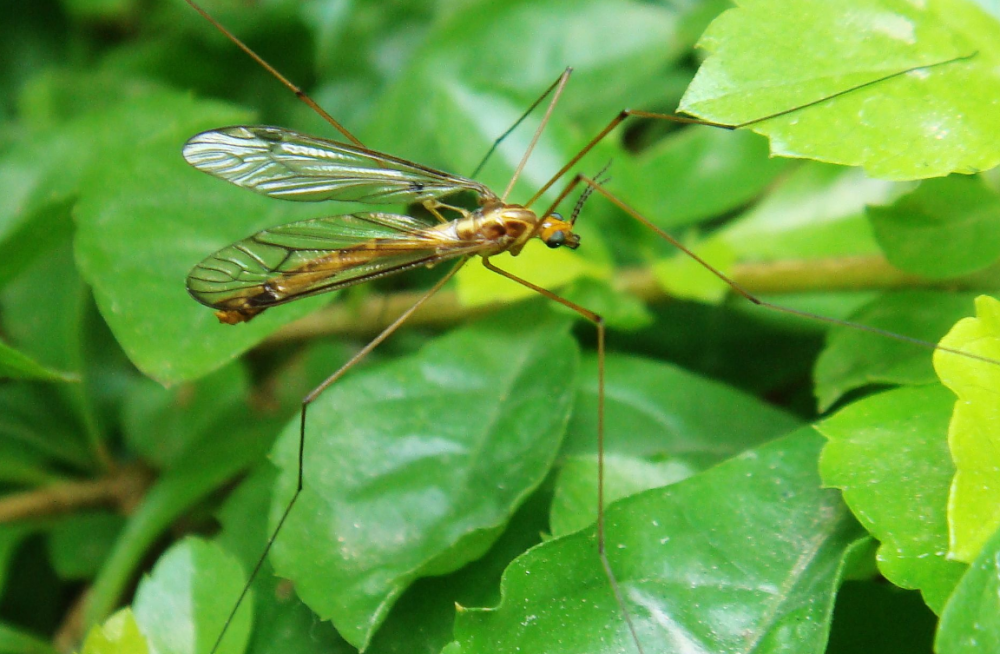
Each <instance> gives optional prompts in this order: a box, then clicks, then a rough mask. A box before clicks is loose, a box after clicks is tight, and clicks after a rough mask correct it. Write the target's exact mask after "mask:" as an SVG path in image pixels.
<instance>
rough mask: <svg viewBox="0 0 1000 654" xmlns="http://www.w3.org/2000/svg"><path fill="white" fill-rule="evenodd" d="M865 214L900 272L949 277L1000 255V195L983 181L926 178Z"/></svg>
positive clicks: (980, 267) (968, 178) (889, 257)
mask: <svg viewBox="0 0 1000 654" xmlns="http://www.w3.org/2000/svg"><path fill="white" fill-rule="evenodd" d="M866 213H867V214H868V218H869V219H870V220H871V221H872V227H873V228H874V229H875V236H876V238H878V242H879V245H880V246H881V247H882V249H883V250H884V251H885V254H886V257H887V258H888V259H889V263H891V264H892V265H894V266H896V267H897V268H899V269H900V270H905V271H907V272H911V273H914V274H917V275H923V276H925V277H930V278H932V279H937V278H948V277H956V276H958V275H964V274H968V273H971V272H975V271H977V270H980V269H982V268H985V267H987V266H989V265H990V264H992V263H994V262H995V261H996V260H997V259H1000V194H998V193H997V192H995V191H993V190H992V189H990V188H989V187H988V186H987V185H986V184H984V183H983V180H982V179H978V178H971V177H948V178H946V179H933V180H927V181H925V182H923V183H922V184H921V185H920V186H919V187H917V189H916V190H915V191H913V192H912V193H909V194H907V195H904V196H903V197H901V198H899V199H898V200H896V202H894V203H893V204H892V205H890V206H885V207H879V206H875V207H868V209H867V212H866Z"/></svg>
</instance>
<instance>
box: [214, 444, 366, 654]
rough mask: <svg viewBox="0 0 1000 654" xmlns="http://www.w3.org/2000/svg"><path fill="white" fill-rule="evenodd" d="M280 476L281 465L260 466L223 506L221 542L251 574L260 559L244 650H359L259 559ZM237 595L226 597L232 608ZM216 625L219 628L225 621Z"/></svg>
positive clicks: (317, 652)
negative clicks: (251, 626)
mask: <svg viewBox="0 0 1000 654" xmlns="http://www.w3.org/2000/svg"><path fill="white" fill-rule="evenodd" d="M276 478H277V470H275V469H274V467H273V466H271V465H269V464H264V465H262V466H260V467H259V468H258V469H257V470H256V471H255V472H254V473H253V474H251V475H250V476H248V477H247V478H246V479H245V480H244V481H243V482H242V483H241V484H240V486H239V488H237V489H236V491H235V492H234V493H233V494H232V495H231V496H230V497H229V499H228V500H227V501H226V503H225V504H224V505H223V507H222V509H221V510H220V511H219V522H220V523H222V531H221V532H220V534H219V537H218V539H217V542H218V543H219V544H220V545H221V546H223V547H225V548H226V549H227V550H228V551H230V552H232V553H233V554H235V555H236V556H237V557H238V558H239V560H240V562H241V564H242V567H243V570H244V571H245V572H247V573H248V574H249V572H250V571H251V570H254V569H255V568H256V567H257V565H258V564H260V569H259V570H257V575H256V577H254V579H253V584H252V585H251V588H252V590H253V594H252V596H250V597H245V598H243V604H245V605H246V606H247V607H252V608H253V623H254V629H253V634H252V636H251V639H250V643H249V644H248V645H247V648H246V651H247V653H248V654H254V653H256V652H261V653H263V652H274V651H287V652H297V653H298V654H308V653H310V652H315V654H321V653H322V654H330V653H331V652H344V653H345V654H349V653H353V652H355V651H356V650H355V649H354V648H353V647H351V646H350V645H348V644H347V643H346V642H344V640H343V639H342V638H341V637H340V635H339V634H337V632H336V630H334V628H333V626H332V625H330V624H329V623H321V622H317V621H316V616H315V615H314V614H313V612H312V611H310V610H309V608H308V607H307V606H306V605H305V604H303V603H302V601H301V600H299V598H298V597H296V595H295V593H294V592H292V586H291V584H290V583H289V582H287V581H285V580H283V579H281V578H279V577H276V576H275V574H274V569H273V568H272V567H271V564H270V562H269V561H268V560H264V561H263V562H262V561H261V557H262V556H263V555H264V549H265V547H266V544H267V539H268V537H270V536H271V533H272V532H271V530H270V528H269V527H268V524H267V514H268V508H269V506H270V504H271V490H272V488H273V487H274V481H275V479H276ZM238 596H239V595H238V593H234V594H233V595H232V596H230V597H229V598H228V599H229V602H230V608H232V607H233V606H235V604H236V600H237V598H238ZM244 610H249V608H248V609H244ZM218 627H219V628H220V629H221V627H222V624H221V623H220V624H219V625H218ZM226 639H227V640H228V636H227V637H226Z"/></svg>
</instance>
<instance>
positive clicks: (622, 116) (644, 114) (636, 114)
mask: <svg viewBox="0 0 1000 654" xmlns="http://www.w3.org/2000/svg"><path fill="white" fill-rule="evenodd" d="M189 1H190V0H189ZM976 54H978V53H976V52H973V53H972V54H968V55H962V56H960V57H952V58H951V59H947V60H945V61H939V62H936V63H933V64H925V65H923V66H914V67H913V68H907V69H906V70H901V71H898V72H895V73H891V74H889V75H884V76H882V77H879V78H878V79H873V80H870V81H868V82H863V83H861V84H857V85H855V86H852V87H850V88H846V89H844V90H843V91H838V92H836V93H833V94H831V95H827V96H824V97H822V98H820V99H818V100H814V101H812V102H807V103H805V104H802V105H799V106H797V107H792V108H790V109H785V110H784V111H779V112H778V113H774V114H769V115H767V116H761V117H760V118H755V119H753V120H748V121H747V122H745V123H740V124H738V125H724V124H722V123H713V122H711V121H707V120H700V119H698V118H690V117H688V116H678V115H676V114H661V113H654V112H650V111H638V110H635V109H622V110H621V111H620V112H618V115H617V116H615V117H614V118H612V119H611V121H610V122H608V124H607V125H606V126H605V127H604V129H602V130H601V131H600V132H598V133H597V136H595V137H594V138H592V139H590V140H589V141H588V142H587V144H586V145H585V146H583V148H582V149H581V150H580V151H579V152H577V153H576V155H575V156H574V157H573V158H572V159H570V160H569V162H568V163H567V164H566V165H565V166H563V167H562V168H560V169H559V171H558V172H557V173H556V174H555V175H553V176H552V179H550V180H549V181H547V182H546V183H545V184H543V185H542V187H541V188H539V189H538V190H537V191H536V192H535V194H534V195H533V196H531V199H529V200H528V201H527V202H526V203H525V205H524V206H526V207H530V206H531V205H532V204H534V203H535V202H537V201H538V198H540V197H542V196H543V195H544V194H545V192H546V191H548V190H549V188H551V187H552V185H553V184H555V183H556V182H558V181H559V180H560V179H561V178H562V177H563V176H564V175H565V174H566V173H568V172H569V170H570V169H571V168H572V167H573V166H575V165H576V164H577V162H578V161H580V159H582V158H583V157H584V156H585V155H586V154H587V153H588V152H590V151H591V149H593V147H594V146H595V145H597V144H598V143H600V142H601V140H602V139H603V138H604V137H605V136H607V135H608V134H609V133H611V131H612V130H613V129H614V128H616V127H618V125H620V124H621V123H623V122H624V121H625V120H626V119H628V118H650V119H653V120H667V121H670V122H672V123H680V124H682V125H707V126H709V127H721V128H722V129H729V130H735V129H741V128H743V127H750V126H751V125H756V124H757V123H762V122H764V121H766V120H771V119H772V118H778V117H780V116H787V115H788V114H792V113H795V112H797V111H801V110H803V109H806V108H808V107H812V106H815V105H817V104H820V103H822V102H826V101H827V100H833V99H834V98H839V97H840V96H842V95H847V94H848V93H854V92H855V91H859V90H861V89H863V88H867V87H869V86H873V85H875V84H879V83H881V82H885V81H886V80H890V79H893V78H896V77H901V76H903V75H907V74H909V73H912V72H914V71H917V70H928V69H930V68H936V67H938V66H944V65H946V64H950V63H954V62H956V61H963V60H965V59H970V58H972V57H974V56H976Z"/></svg>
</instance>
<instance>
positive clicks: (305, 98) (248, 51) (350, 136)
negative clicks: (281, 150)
mask: <svg viewBox="0 0 1000 654" xmlns="http://www.w3.org/2000/svg"><path fill="white" fill-rule="evenodd" d="M185 2H187V3H188V4H189V5H191V8H192V9H194V10H195V11H197V12H198V13H199V14H201V16H202V18H204V19H205V20H207V21H208V22H209V23H211V24H212V25H213V26H214V27H215V29H217V30H219V31H220V32H222V34H223V35H224V36H225V37H226V38H227V39H229V40H230V41H232V42H233V43H234V44H236V47H238V48H239V49H240V50H242V51H243V52H245V53H246V54H247V55H249V57H250V58H251V59H253V60H254V61H256V62H257V63H258V64H259V65H260V66H261V67H262V68H263V69H264V70H266V71H267V72H269V73H271V74H272V75H274V77H275V78H276V79H277V80H278V81H279V82H281V83H282V84H283V85H284V86H285V88H287V89H288V90H289V91H291V92H292V93H294V94H295V97H297V98H298V99H299V100H301V101H302V102H304V103H305V104H306V106H308V107H309V108H310V109H312V110H313V111H315V112H316V113H317V114H319V115H320V117H321V118H322V119H323V120H325V121H326V122H328V123H330V124H331V125H332V126H333V128H334V129H336V130H337V131H338V132H340V133H341V134H343V135H344V137H345V138H346V139H347V140H349V141H350V142H351V143H353V144H354V145H357V146H360V147H362V148H363V147H365V144H364V143H362V142H361V141H359V140H358V138H357V137H356V136H354V134H351V132H350V131H349V130H348V129H347V128H346V127H344V126H343V125H341V124H340V123H338V122H337V120H336V119H335V118H334V117H333V116H331V115H330V114H328V113H327V112H326V111H325V110H324V109H323V107H321V106H319V105H318V104H317V103H316V101H315V100H313V99H312V98H310V97H309V96H308V95H307V94H306V92H305V91H303V90H302V89H300V88H299V87H298V86H296V85H295V84H293V83H292V81H291V80H289V79H288V78H287V77H285V76H284V75H282V74H281V73H279V72H278V70H277V69H276V68H275V67H274V66H272V65H271V64H269V63H267V62H266V61H264V59H263V57H261V56H260V55H258V54H257V53H256V52H254V51H253V50H251V49H250V46H248V45H247V44H246V43H244V42H243V41H241V40H240V39H239V37H237V36H236V35H235V34H233V33H232V32H230V31H229V30H228V29H226V27H225V26H224V25H223V24H222V23H220V22H219V21H217V20H215V18H214V17H213V16H212V15H211V14H210V13H208V12H207V11H205V10H204V9H202V7H201V6H200V5H198V3H196V2H195V1H194V0H185ZM213 651H214V650H213Z"/></svg>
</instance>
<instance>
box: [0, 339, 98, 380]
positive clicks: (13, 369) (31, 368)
mask: <svg viewBox="0 0 1000 654" xmlns="http://www.w3.org/2000/svg"><path fill="white" fill-rule="evenodd" d="M4 378H7V379H36V380H41V381H63V382H72V381H79V377H77V376H76V375H74V374H73V373H70V372H60V371H58V370H53V369H51V368H48V367H46V366H43V365H42V364H40V363H38V362H37V361H35V360H34V359H32V358H31V357H29V356H28V355H26V354H24V353H23V352H18V351H17V350H15V349H14V348H12V347H11V346H9V345H7V344H6V343H3V342H0V379H4Z"/></svg>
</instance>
